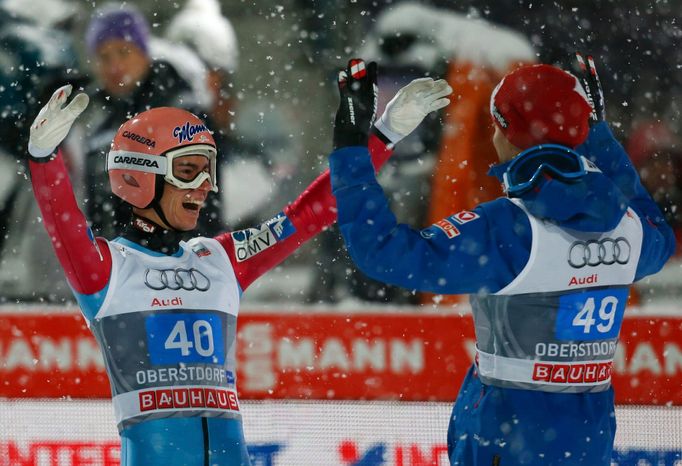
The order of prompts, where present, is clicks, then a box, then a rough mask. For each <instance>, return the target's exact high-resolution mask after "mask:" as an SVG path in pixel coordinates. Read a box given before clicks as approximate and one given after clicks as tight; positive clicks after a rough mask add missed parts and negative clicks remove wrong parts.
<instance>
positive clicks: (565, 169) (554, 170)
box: [502, 144, 600, 197]
mask: <svg viewBox="0 0 682 466" xmlns="http://www.w3.org/2000/svg"><path fill="white" fill-rule="evenodd" d="M503 167H504V169H505V171H504V174H503V175H502V180H503V183H504V187H505V191H506V192H507V194H508V195H509V196H511V197H517V196H520V195H521V194H523V193H525V192H527V191H529V190H530V189H532V188H533V187H535V186H537V185H538V183H539V182H540V180H541V179H542V178H543V177H550V178H553V179H558V180H561V181H564V182H569V183H570V182H572V181H576V180H578V179H580V178H582V177H583V176H585V175H587V173H588V172H590V171H597V172H598V171H600V170H599V169H598V168H597V166H596V165H594V164H593V163H592V162H590V161H589V160H587V159H586V158H585V157H583V156H582V155H580V154H578V153H577V152H575V151H573V150H572V149H569V148H568V147H566V146H561V145H558V144H542V145H539V146H534V147H531V148H530V149H527V150H525V151H523V152H521V153H520V154H519V155H517V156H516V157H514V158H513V159H512V160H511V161H510V162H508V165H507V164H504V165H503Z"/></svg>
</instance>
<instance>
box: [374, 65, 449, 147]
mask: <svg viewBox="0 0 682 466" xmlns="http://www.w3.org/2000/svg"><path fill="white" fill-rule="evenodd" d="M451 93H452V88H451V87H450V86H449V85H448V83H447V81H445V80H444V79H439V80H437V81H434V80H433V79H432V78H419V79H415V80H414V81H412V82H411V83H410V84H408V85H407V86H405V87H403V88H402V89H400V90H399V91H398V93H397V94H396V95H395V97H393V99H391V101H390V102H389V103H388V105H386V110H385V111H384V114H383V115H381V118H379V120H378V121H377V122H376V125H375V126H376V128H377V129H378V130H379V131H380V132H381V133H382V134H383V135H384V136H386V137H387V138H388V139H389V140H390V141H391V142H392V143H393V144H397V143H398V142H399V141H400V140H401V139H402V138H404V137H405V136H407V135H408V134H410V133H411V132H412V131H414V129H415V128H416V127H417V126H419V123H421V122H422V120H424V118H425V117H426V115H428V114H429V113H431V112H433V111H435V110H439V109H441V108H443V107H446V106H447V105H448V104H449V103H450V99H448V98H447V97H446V96H448V95H450V94H451Z"/></svg>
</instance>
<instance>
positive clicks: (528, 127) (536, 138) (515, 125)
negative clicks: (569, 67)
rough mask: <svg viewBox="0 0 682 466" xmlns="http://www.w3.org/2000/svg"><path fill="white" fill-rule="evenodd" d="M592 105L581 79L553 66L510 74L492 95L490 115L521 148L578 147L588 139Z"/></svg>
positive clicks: (523, 69)
mask: <svg viewBox="0 0 682 466" xmlns="http://www.w3.org/2000/svg"><path fill="white" fill-rule="evenodd" d="M591 112H592V107H591V106H590V103H589V101H588V100H587V95H586V94H585V91H584V90H583V88H582V86H581V85H580V82H579V81H578V79H577V78H576V77H575V76H573V75H572V74H571V73H569V72H567V71H564V70H562V69H559V68H557V67H555V66H551V65H528V66H522V67H520V68H517V69H516V70H514V71H512V72H511V73H509V74H507V75H506V76H505V77H504V78H503V79H502V81H500V83H499V84H498V85H497V87H496V88H495V90H493V93H492V95H491V96H490V114H491V116H492V118H493V121H494V122H495V124H496V125H497V126H498V127H499V128H500V130H501V131H502V133H504V135H505V137H506V138H507V139H508V140H509V141H510V142H511V143H512V144H514V145H515V146H516V147H518V148H519V149H528V148H530V147H532V146H536V145H538V144H548V143H552V144H562V145H564V146H568V147H576V146H578V145H580V144H582V143H583V142H584V141H585V139H586V138H587V133H588V132H589V130H590V127H589V119H590V113H591Z"/></svg>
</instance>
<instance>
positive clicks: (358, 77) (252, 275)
mask: <svg viewBox="0 0 682 466" xmlns="http://www.w3.org/2000/svg"><path fill="white" fill-rule="evenodd" d="M415 82H416V83H417V85H415ZM339 88H340V92H341V95H342V99H341V103H340V106H339V110H338V111H337V116H336V121H335V123H334V147H335V148H338V147H345V146H357V147H364V148H365V150H367V148H369V152H370V154H371V162H372V164H373V166H374V170H378V169H379V168H380V167H381V166H382V165H383V164H384V163H385V162H386V160H388V158H389V157H390V155H391V153H392V147H393V145H394V144H397V143H398V142H399V141H400V140H401V139H402V138H404V137H405V136H407V135H408V134H409V133H410V132H412V130H414V128H416V127H417V126H418V125H419V123H420V122H421V121H422V120H423V119H424V117H425V116H426V115H427V114H428V113H429V112H430V111H432V110H436V109H438V108H441V107H443V106H444V104H447V99H445V100H446V102H445V103H444V102H443V101H442V100H440V101H439V99H442V97H443V96H444V95H447V94H449V93H450V92H451V90H450V88H449V87H448V86H447V83H445V81H442V80H441V81H434V80H432V79H430V78H424V79H420V80H416V81H413V82H412V83H410V84H408V85H407V86H405V87H404V88H403V89H401V90H400V91H399V92H398V93H397V94H396V96H395V98H394V99H393V100H392V101H391V103H390V104H389V105H388V106H387V108H386V111H385V112H384V115H382V118H381V121H380V122H378V123H377V126H376V128H375V130H374V131H373V132H372V133H371V134H368V133H370V131H369V130H370V128H371V127H372V124H373V122H374V116H375V112H376V101H377V93H378V89H377V87H376V65H375V64H372V63H370V64H369V65H367V67H365V63H364V62H363V61H362V60H357V59H354V60H351V61H350V62H349V63H348V67H347V69H346V70H345V71H342V72H341V73H339ZM437 101H439V104H438V105H440V106H437V105H435V102H437ZM381 122H388V123H383V124H382V123H381ZM391 122H392V123H393V125H392V126H391ZM335 221H336V201H335V199H334V196H333V195H332V192H331V183H330V175H329V171H328V170H327V171H325V172H324V173H323V174H322V175H320V176H319V177H318V178H317V179H316V180H315V181H313V183H312V184H311V185H310V186H309V187H308V188H307V189H306V190H305V191H303V193H302V194H301V195H300V196H299V197H298V199H296V200H295V201H294V202H293V203H291V204H290V205H288V206H287V207H285V208H284V210H283V211H282V212H280V213H279V214H278V215H277V216H275V217H274V218H272V219H271V220H268V221H267V222H265V223H263V224H261V225H259V226H258V227H255V228H249V229H247V230H242V231H237V232H233V233H228V234H224V235H220V236H218V237H217V239H218V241H220V242H221V244H222V245H223V247H224V248H225V250H226V251H227V253H228V255H229V256H230V259H231V260H232V264H233V266H234V268H235V271H236V274H237V278H238V280H239V283H240V286H241V287H242V289H246V288H247V287H248V286H249V285H250V284H251V283H253V281H254V280H256V279H257V278H258V277H260V276H261V275H263V274H264V273H265V272H266V271H268V270H270V269H271V268H273V267H275V266H276V265H277V264H279V263H280V262H282V261H283V260H284V259H286V258H287V257H288V256H289V255H290V254H291V253H292V252H294V251H295V250H296V249H298V248H299V247H300V246H301V245H302V244H303V243H304V242H305V241H307V240H309V239H310V238H312V237H313V236H315V235H316V234H317V233H319V232H320V231H322V230H323V229H324V228H326V227H328V226H330V225H331V224H332V223H334V222H335Z"/></svg>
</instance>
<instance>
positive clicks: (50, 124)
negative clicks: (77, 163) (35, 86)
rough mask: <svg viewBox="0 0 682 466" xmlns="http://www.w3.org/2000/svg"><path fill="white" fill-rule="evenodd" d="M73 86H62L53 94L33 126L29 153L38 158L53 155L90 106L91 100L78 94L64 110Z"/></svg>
mask: <svg viewBox="0 0 682 466" xmlns="http://www.w3.org/2000/svg"><path fill="white" fill-rule="evenodd" d="M71 89H72V87H71V84H67V85H66V86H62V87H60V88H59V89H57V90H56V91H54V94H52V97H50V100H49V102H47V105H45V106H44V107H43V108H42V109H40V112H39V113H38V116H37V117H36V119H35V120H34V121H33V124H32V125H31V134H30V136H29V138H28V152H29V153H30V154H31V155H32V156H33V157H36V158H44V157H47V156H49V155H52V154H53V153H54V151H55V149H57V146H58V145H59V144H60V143H61V142H62V141H63V140H64V138H65V137H66V135H67V134H68V133H69V130H70V129H71V125H73V122H74V121H76V118H78V115H80V114H81V113H83V110H85V107H87V106H88V102H89V101H90V98H89V97H88V96H87V94H83V93H81V94H78V95H77V96H76V97H74V98H73V100H72V101H71V103H70V104H69V105H67V106H66V107H64V108H62V105H64V103H65V102H66V99H67V98H68V97H69V96H70V95H71Z"/></svg>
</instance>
